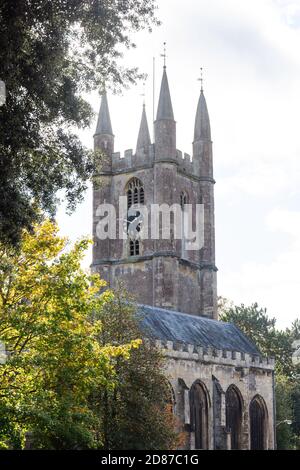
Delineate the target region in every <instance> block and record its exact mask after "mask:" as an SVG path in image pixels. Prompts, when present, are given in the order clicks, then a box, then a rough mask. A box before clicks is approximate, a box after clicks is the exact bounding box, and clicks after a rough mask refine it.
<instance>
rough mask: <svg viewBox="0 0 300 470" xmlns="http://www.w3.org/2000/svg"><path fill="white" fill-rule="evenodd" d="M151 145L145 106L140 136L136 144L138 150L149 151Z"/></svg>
mask: <svg viewBox="0 0 300 470" xmlns="http://www.w3.org/2000/svg"><path fill="white" fill-rule="evenodd" d="M149 145H151V139H150V133H149V127H148V121H147V115H146V107H145V104H143V112H142V119H141V124H140V130H139V135H138V140H137V144H136V150H137V151H138V150H139V149H142V148H144V149H145V150H147V149H148V147H149Z"/></svg>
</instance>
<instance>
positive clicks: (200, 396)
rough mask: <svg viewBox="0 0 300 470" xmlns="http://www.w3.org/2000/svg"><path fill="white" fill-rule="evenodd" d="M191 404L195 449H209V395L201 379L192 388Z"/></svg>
mask: <svg viewBox="0 0 300 470" xmlns="http://www.w3.org/2000/svg"><path fill="white" fill-rule="evenodd" d="M190 406H191V427H192V431H194V433H195V449H208V397H207V392H206V390H205V388H204V386H203V384H202V383H201V382H199V381H197V382H195V383H194V384H193V386H192V388H191V390H190Z"/></svg>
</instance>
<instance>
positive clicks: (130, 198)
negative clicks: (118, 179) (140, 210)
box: [126, 178, 145, 209]
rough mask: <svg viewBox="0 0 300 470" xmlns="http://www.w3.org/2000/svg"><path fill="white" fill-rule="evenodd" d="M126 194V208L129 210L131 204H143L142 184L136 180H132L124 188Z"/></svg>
mask: <svg viewBox="0 0 300 470" xmlns="http://www.w3.org/2000/svg"><path fill="white" fill-rule="evenodd" d="M126 194H127V208H128V209H129V208H130V207H131V206H132V205H133V204H144V203H145V192H144V187H143V183H142V182H141V180H140V179H138V178H132V179H131V180H130V181H129V182H128V183H127V187H126Z"/></svg>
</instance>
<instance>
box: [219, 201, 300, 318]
mask: <svg viewBox="0 0 300 470" xmlns="http://www.w3.org/2000/svg"><path fill="white" fill-rule="evenodd" d="M266 227H267V228H268V229H269V230H270V232H282V233H286V234H288V235H289V237H288V238H286V239H284V240H283V242H282V246H281V249H280V250H279V251H278V252H274V255H273V256H274V257H273V260H272V261H271V262H270V263H263V262H259V260H253V262H248V263H243V262H242V263H241V265H240V267H239V269H238V270H237V271H230V272H227V270H226V272H225V273H224V275H223V276H222V293H223V292H226V295H227V297H232V298H233V299H234V301H235V302H236V303H239V302H244V303H248V304H250V303H253V302H258V303H259V305H260V306H262V307H267V308H268V311H269V315H270V316H276V317H277V319H278V325H279V326H281V327H286V326H289V325H290V323H291V322H292V321H293V320H295V319H296V318H297V317H299V316H300V306H299V297H298V296H299V287H300V276H299V266H300V212H299V211H291V210H286V209H281V208H276V209H273V210H272V211H271V212H270V213H269V214H268V215H267V217H266ZM270 236H272V235H270Z"/></svg>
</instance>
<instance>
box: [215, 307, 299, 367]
mask: <svg viewBox="0 0 300 470" xmlns="http://www.w3.org/2000/svg"><path fill="white" fill-rule="evenodd" d="M220 320H223V321H227V322H232V323H234V324H235V325H236V326H238V327H239V328H240V329H241V330H242V331H243V332H244V333H245V334H246V336H248V338H249V339H251V340H252V341H253V343H254V344H255V345H256V346H257V347H258V348H259V350H260V352H261V353H262V354H263V355H264V356H268V357H274V358H275V361H276V372H277V373H278V374H285V375H289V374H292V373H293V371H294V366H293V363H292V352H293V350H292V342H293V339H292V337H291V335H290V333H289V331H288V330H286V331H280V330H277V329H276V328H275V325H276V320H275V318H269V317H268V315H267V310H266V309H264V308H260V307H259V306H258V305H257V303H254V304H252V305H250V306H248V307H247V306H245V305H243V304H242V305H239V306H236V305H230V306H229V307H226V305H225V308H224V306H223V307H222V308H221V311H220Z"/></svg>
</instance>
